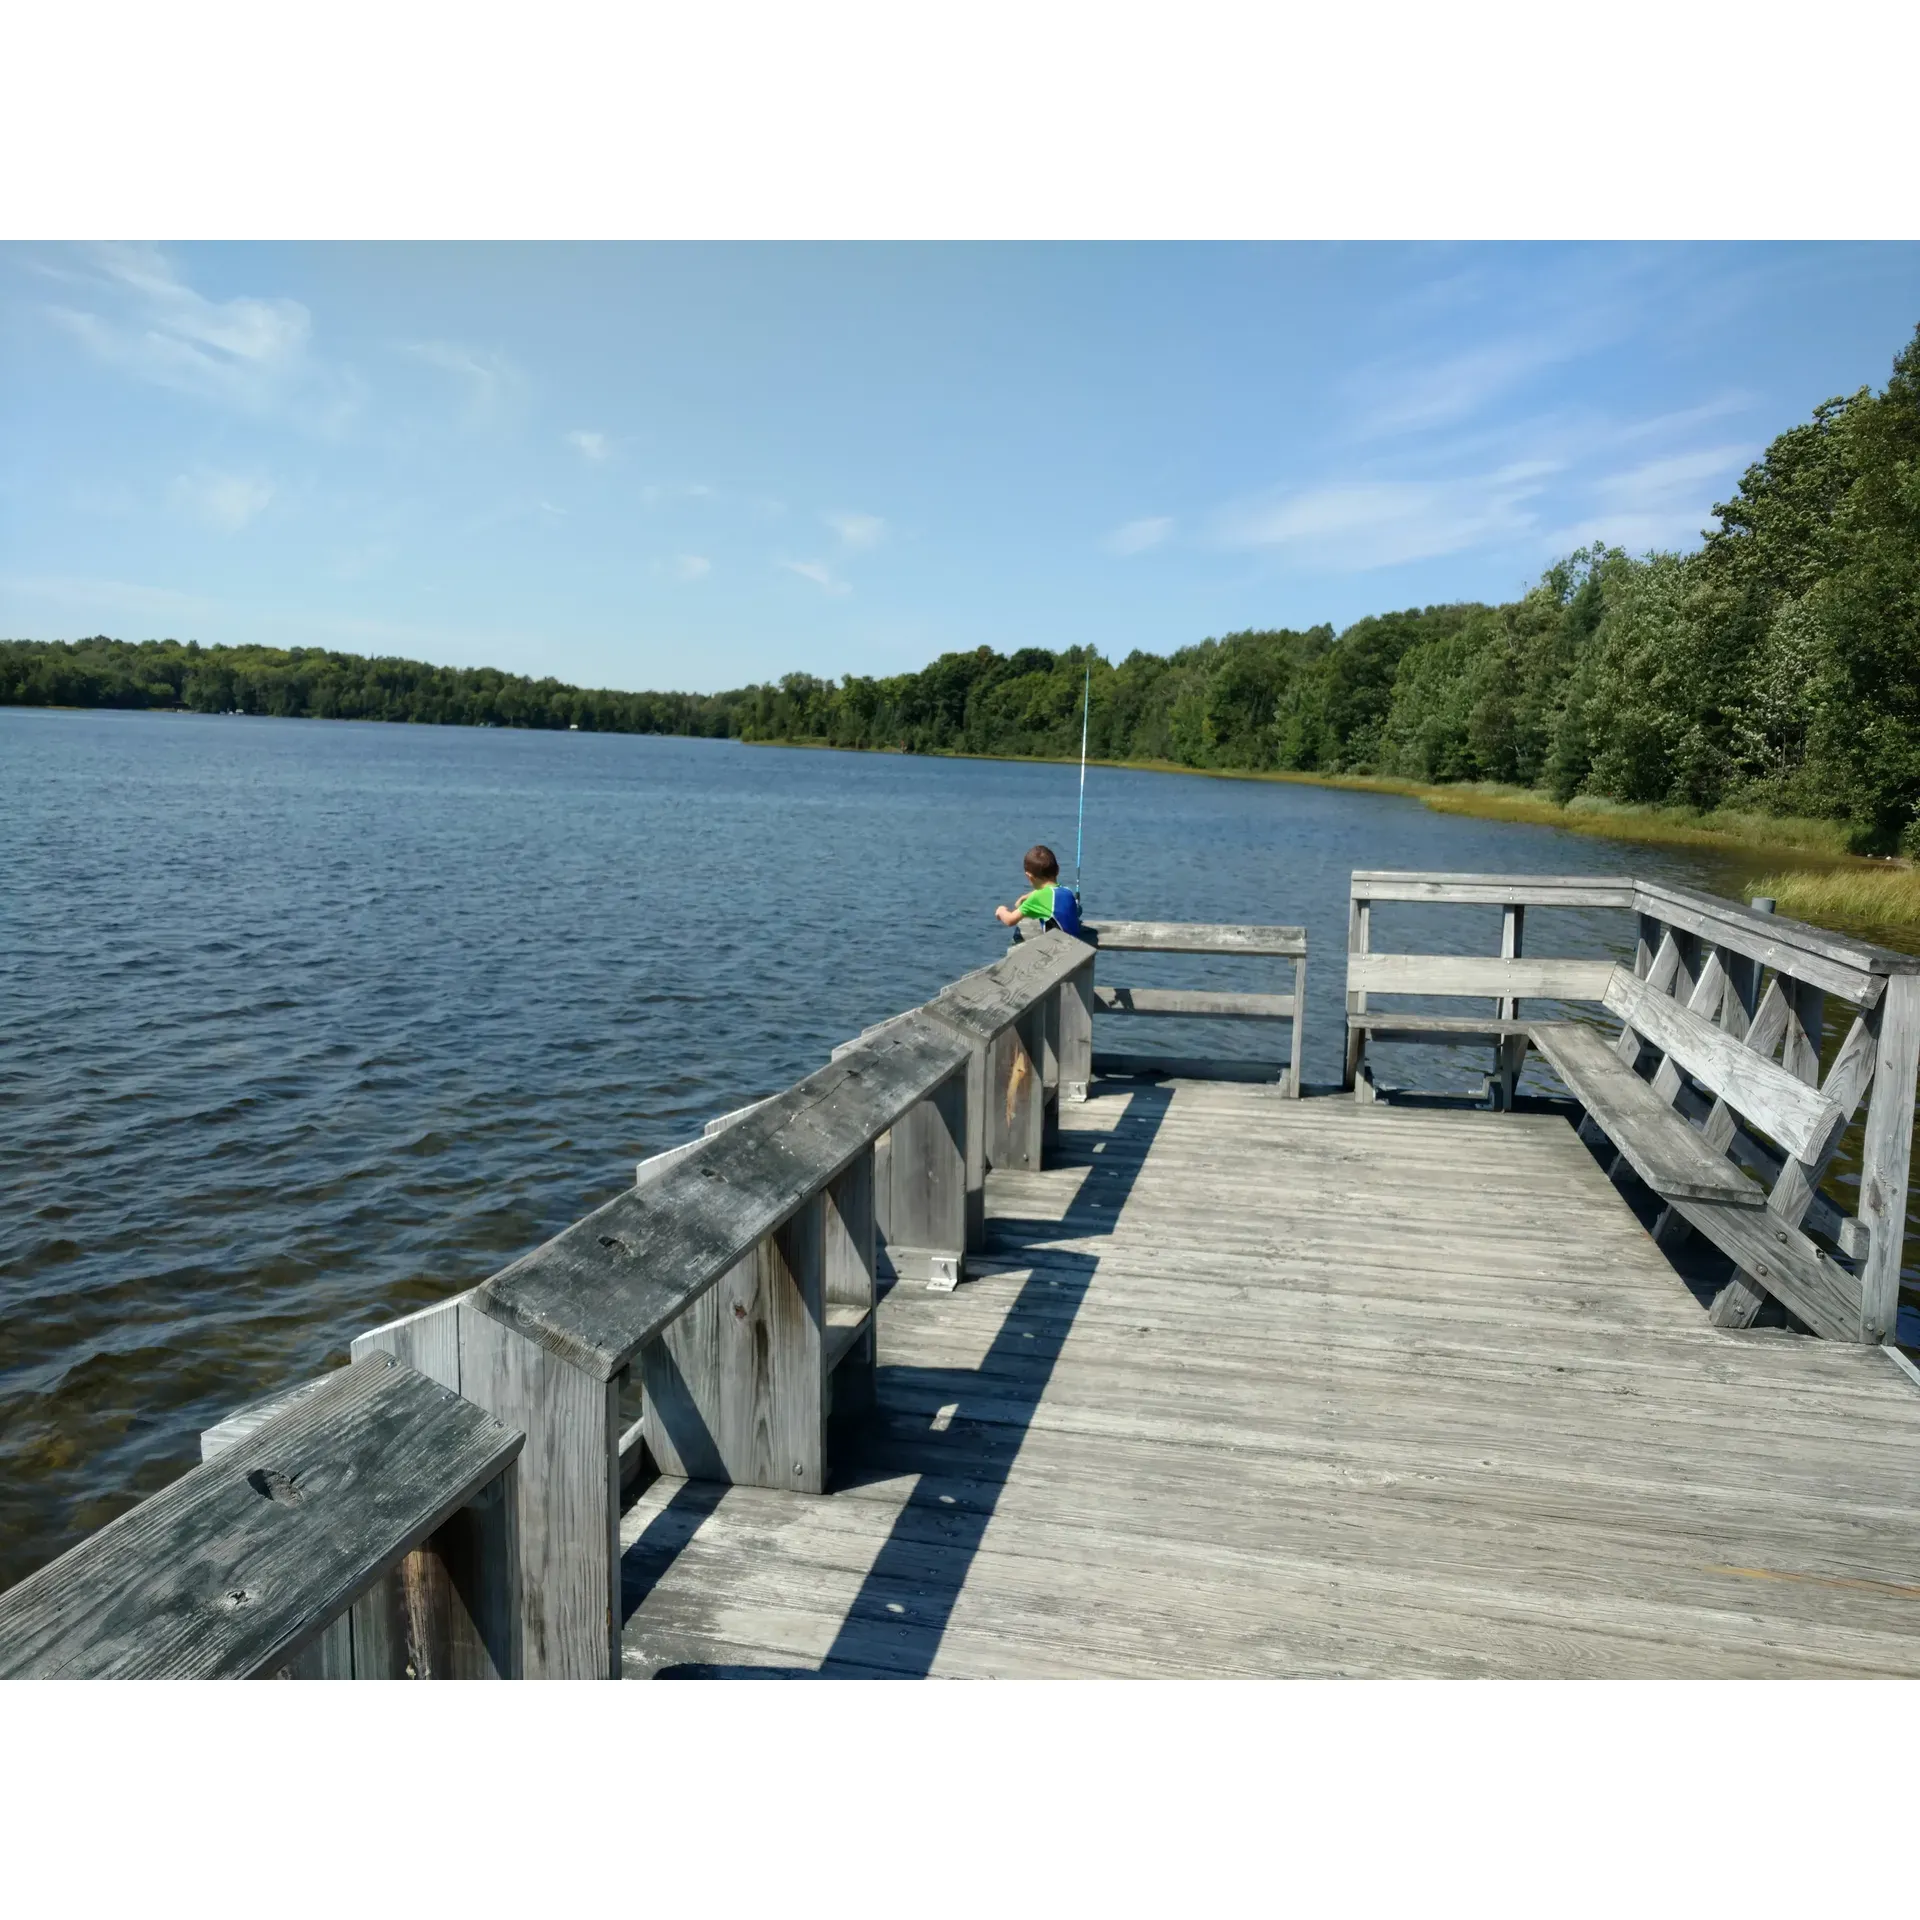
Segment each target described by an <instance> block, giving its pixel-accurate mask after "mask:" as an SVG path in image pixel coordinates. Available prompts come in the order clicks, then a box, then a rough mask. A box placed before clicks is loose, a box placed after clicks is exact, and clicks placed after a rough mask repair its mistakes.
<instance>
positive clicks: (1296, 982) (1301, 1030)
mask: <svg viewBox="0 0 1920 1920" xmlns="http://www.w3.org/2000/svg"><path fill="white" fill-rule="evenodd" d="M1291 1027H1292V1031H1291V1033H1290V1034H1289V1036H1288V1051H1287V1098H1288V1099H1289V1100H1298V1099H1299V1098H1300V1057H1301V1053H1302V1051H1303V1036H1304V1035H1305V1033H1306V1030H1307V956H1306V955H1305V954H1304V953H1303V954H1301V955H1300V956H1299V957H1298V958H1297V959H1296V960H1295V961H1294V963H1293V1020H1292V1022H1291Z"/></svg>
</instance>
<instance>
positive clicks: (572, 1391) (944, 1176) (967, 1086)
mask: <svg viewBox="0 0 1920 1920" xmlns="http://www.w3.org/2000/svg"><path fill="white" fill-rule="evenodd" d="M1352 901H1353V905H1352V914H1351V917H1350V923H1349V930H1348V941H1347V952H1346V954H1345V955H1344V956H1343V959H1344V964H1345V968H1346V976H1345V984H1346V1004H1347V1029H1348V1035H1347V1045H1346V1049H1345V1056H1344V1058H1345V1063H1346V1080H1347V1084H1346V1085H1345V1086H1343V1087H1339V1088H1334V1087H1328V1088H1324V1089H1318V1090H1316V1089H1314V1088H1310V1087H1304V1086H1303V1085H1302V1083H1301V1060H1302V1054H1301V1033H1302V1028H1303V1025H1304V1021H1305V1007H1306V1000H1305V968H1306V964H1307V952H1306V946H1307V942H1306V937H1305V935H1304V933H1303V932H1302V931H1301V930H1299V929H1296V928H1284V927H1199V926H1187V927H1182V926H1176V925H1163V924H1148V923H1126V924H1120V923H1107V924H1105V925H1102V926H1099V927H1096V928H1093V929H1090V932H1091V933H1092V934H1093V935H1094V936H1095V940H1096V942H1097V944H1088V943H1083V942H1081V941H1076V940H1072V939H1069V938H1068V937H1067V936H1066V935H1064V934H1060V933H1047V934H1043V935H1041V936H1040V937H1039V938H1037V939H1032V940H1028V941H1025V942H1023V943H1022V944H1020V945H1018V946H1016V947H1015V948H1014V949H1012V950H1011V951H1010V952H1009V953H1008V954H1007V956H1006V957H1005V958H1004V959H1002V960H1000V961H998V962H996V963H995V964H994V965H992V966H990V967H986V968H982V969H980V970H979V971H977V972H975V973H972V974H968V975H966V976H965V977H964V978H962V979H961V980H959V981H957V982H955V983H954V984H953V985H952V986H951V987H949V988H947V989H946V990H945V991H944V992H942V993H941V994H939V995H936V996H935V998H934V999H933V1000H931V1001H929V1002H928V1003H927V1004H926V1005H925V1006H922V1007H919V1008H916V1009H913V1010H912V1011H910V1012H907V1013H903V1014H901V1015H900V1016H898V1017H897V1018H895V1019H893V1020H890V1021H887V1022H886V1023H884V1024H883V1025H881V1026H879V1027H876V1028H874V1029H871V1030H870V1031H869V1032H867V1033H865V1034H863V1035H861V1036H859V1037H858V1038H857V1039H855V1040H852V1041H849V1043H848V1044H847V1045H846V1046H844V1047H842V1048H840V1049H838V1050H837V1051H836V1053H835V1055H834V1058H833V1059H832V1060H831V1061H829V1062H828V1063H827V1064H826V1065H824V1066H823V1067H821V1068H820V1069H819V1070H818V1071H817V1072H815V1073H813V1074H811V1075H809V1076H808V1077H807V1078H806V1079H804V1080H802V1081H801V1082H799V1083H798V1084H797V1085H796V1086H793V1087H791V1088H788V1089H787V1090H785V1091H784V1092H782V1093H778V1094H776V1095H774V1096H772V1097H771V1098H769V1099H767V1100H764V1101H761V1102H759V1103H757V1104H755V1105H754V1106H751V1107H748V1108H745V1109H743V1110H741V1111H740V1112H738V1113H734V1114H728V1115H723V1116H720V1117H718V1118H717V1119H716V1120H715V1121H714V1122H713V1123H712V1124H711V1125H710V1126H709V1128H708V1129H707V1131H706V1133H705V1134H704V1135H703V1136H702V1137H701V1138H699V1139H698V1140H694V1141H690V1142H688V1143H687V1144H686V1145H684V1146H681V1147H677V1148H674V1149H672V1150H670V1151H668V1152H666V1153H663V1154H660V1155H657V1156H655V1157H654V1158H652V1159H649V1160H647V1161H643V1162H642V1163H641V1164H640V1166H639V1168H638V1169H637V1171H636V1178H635V1180H634V1183H633V1185H632V1186H631V1188H628V1189H626V1190H624V1191H622V1192H621V1193H619V1194H618V1195H617V1196H616V1197H614V1198H613V1199H611V1200H609V1201H608V1203H607V1204H606V1205H605V1206H603V1207H601V1208H599V1209H598V1210H597V1211H596V1212H594V1213H593V1214H591V1215H589V1216H588V1217H587V1218H586V1219H584V1220H582V1221H580V1222H578V1223H576V1224H575V1225H574V1226H572V1227H570V1228H568V1229H567V1230H566V1231H565V1232H564V1233H562V1234H560V1235H558V1236H557V1237H556V1238H555V1239H553V1240H551V1241H549V1242H548V1243H546V1245H544V1246H542V1247H539V1248H537V1249H535V1250H534V1251H533V1252H531V1253H529V1254H528V1255H526V1256H525V1257H524V1258H522V1259H520V1260H518V1261H516V1262H514V1263H513V1264H512V1265H511V1266H509V1267H507V1268H505V1269H504V1270H502V1271H501V1272H500V1273H497V1274H495V1275H494V1276H493V1277H492V1278H491V1279H489V1280H487V1281H485V1282H483V1283H482V1284H481V1285H479V1286H477V1287H475V1288H473V1289H472V1290H471V1291H469V1292H467V1293H464V1294H460V1295H458V1296H455V1297H454V1298H452V1299H450V1300H447V1301H444V1302H442V1303H440V1304H439V1305H438V1306H435V1307H432V1308H429V1309H427V1310H426V1311H424V1312H423V1313H420V1314H416V1315H413V1316H411V1317H410V1318H408V1319H406V1320H402V1321H399V1322H396V1323H394V1324H392V1325H390V1326H387V1327H382V1328H376V1329H373V1330H370V1331H369V1332H367V1333H365V1334H363V1335H361V1336H360V1337H359V1338H358V1339H356V1340H355V1341H354V1342H353V1363H352V1364H351V1365H350V1366H348V1367H346V1368H344V1369H342V1370H340V1371H337V1372H335V1373H332V1374H329V1375H327V1376H325V1377H324V1378H323V1379H322V1380H320V1381H318V1382H307V1383H304V1384H303V1385H301V1386H299V1387H297V1388H294V1389H292V1390H291V1391H290V1392H288V1393H285V1394H282V1395H279V1396H276V1397H275V1398H273V1399H271V1400H269V1401H266V1402H262V1403H259V1404H257V1405H255V1406H253V1407H250V1408H247V1409H243V1410H242V1411H241V1412H240V1413H238V1414H236V1415H235V1416H234V1417H233V1418H231V1419H230V1420H228V1421H226V1422H223V1423H222V1425H221V1426H220V1427H218V1428H216V1429H214V1430H212V1431H211V1432H210V1433H209V1434H208V1435H206V1436H205V1439H204V1442H203V1451H204V1453H205V1456H206V1458H205V1461H204V1464H203V1465H202V1466H201V1467H199V1468H197V1469H196V1470H195V1471H193V1472H191V1473H189V1474H187V1475H186V1476H184V1477H183V1478H182V1479H181V1480H180V1481H178V1482H176V1483H175V1484H174V1485H173V1486H171V1487H169V1488H167V1489H165V1490H164V1491H163V1492H161V1493H159V1494H157V1495H155V1496H154V1497H153V1498H152V1499H150V1500H148V1501H146V1502H144V1503H143V1504H142V1505H141V1506H139V1507H136V1508H135V1509H134V1510H133V1511H132V1512H130V1513H128V1514H126V1515H124V1516H123V1517H122V1518H121V1519H119V1520H117V1521H115V1522H114V1523H112V1524H111V1525H110V1526H108V1527H106V1528H104V1529H102V1531H101V1532H100V1533H98V1534H96V1535H94V1536H93V1537H92V1538H90V1539H89V1540H86V1541H84V1542H82V1543H81V1544H80V1545H79V1546H78V1547H76V1548H75V1549H73V1550H72V1552H70V1553H68V1554H66V1555H64V1556H63V1557H62V1558H61V1559H60V1560H57V1561H55V1562H54V1563H53V1564H52V1565H51V1566H48V1567H46V1568H43V1569H42V1570H41V1571H40V1572H38V1573H36V1574H34V1575H32V1576H30V1577H29V1578H28V1579H27V1580H26V1581H24V1582H22V1583H21V1584H20V1585H19V1586H18V1587H16V1588H14V1589H13V1590H12V1591H11V1592H10V1593H8V1594H5V1595H0V1673H4V1674H15V1675H23V1674H73V1675H86V1674H103V1675H104V1674H204V1675H216V1674H286V1675H290V1676H293V1677H348V1676H352V1677H369V1678H376V1677H401V1676H413V1677H509V1678H518V1677H555V1678H558V1677H577V1678H608V1677H617V1676H621V1675H624V1676H626V1677H630V1678H645V1677H660V1678H677V1677H687V1678H694V1677H726V1676H741V1677H752V1676H792V1677H812V1676H834V1675H846V1676H873V1677H902V1676H915V1677H917V1676H928V1675H953V1676H960V1675H1028V1676H1043V1675H1059V1676H1070V1675H1089V1676H1092V1675H1099V1676H1113V1677H1124V1676H1153V1675H1182V1674H1186V1675H1271V1676H1282V1675H1334V1674H1351V1675H1467V1674H1475V1675H1516V1676H1517V1675H1529V1676H1538V1677H1552V1676H1574V1675H1611V1676H1636V1675H1640V1676H1669V1677H1681V1676H1707V1675H1785V1674H1825V1675H1844V1674H1862V1675H1867V1674H1872V1675H1885V1674H1914V1673H1920V1502H1916V1500H1915V1497H1914V1493H1915V1488H1916V1487H1917V1486H1920V1376H1916V1375H1915V1374H1914V1372H1913V1369H1912V1366H1911V1364H1910V1363H1909V1362H1908V1361H1907V1360H1906V1359H1905V1358H1904V1356H1902V1355H1901V1354H1900V1353H1899V1351H1898V1349H1897V1348H1895V1347H1894V1346H1892V1345H1891V1344H1890V1342H1891V1338H1892V1335H1893V1333H1894V1331H1895V1328H1896V1323H1897V1313H1898V1306H1899V1283H1900V1269H1901V1258H1902V1237H1903V1231H1904V1222H1905V1214H1906V1195H1907V1180H1908V1165H1909V1159H1910V1153H1911V1138H1912V1125H1913V1106H1914V1093H1915V1079H1916V1072H1917V1071H1920V959H1915V958H1913V957H1911V956H1906V955H1901V954H1895V953H1888V952H1886V951H1884V950H1882V949H1878V948H1874V947H1871V946H1868V945H1865V944H1864V943H1861V942H1858V941H1854V940H1850V939H1846V938H1844V937H1842V936H1838V935H1834V934H1829V933H1825V932H1822V931H1820V930H1817V929H1814V928H1811V927H1804V926H1800V925H1798V924H1796V923H1794V922H1791V921H1786V920H1781V919H1778V918H1775V917H1773V916H1770V915H1767V914H1765V913H1761V912H1758V911H1755V910H1754V909H1751V908H1748V907H1745V906H1742V905H1739V904H1737V903H1734V902H1731V901H1726V900H1721V899H1717V898H1715V897H1713V896H1710V895H1706V894H1700V893H1694V892H1690V891H1687V890H1684V889H1678V888H1672V887H1666V886H1659V885H1655V884H1652V883H1647V882H1640V881H1635V880H1632V879H1621V878H1613V877H1607V878H1587V877H1574V878H1540V877H1537V876H1501V875H1491V876H1490V875H1452V874H1404V873H1356V874H1355V875H1354V876H1353V883H1352ZM1383 903H1392V904H1393V905H1394V906H1395V908H1396V910H1397V909H1399V908H1403V907H1407V906H1418V905H1421V904H1422V903H1425V904H1430V905H1434V906H1447V907H1460V906H1471V907H1476V908H1481V909H1487V910H1490V911H1489V912H1488V914H1487V927H1488V930H1489V931H1488V939H1487V946H1488V948H1489V949H1492V948H1494V946H1495V939H1494V929H1495V919H1494V915H1495V914H1497V934H1498V942H1497V951H1488V952H1485V953H1482V954H1460V953H1432V952H1427V953H1420V952H1388V951H1383V950H1381V943H1380V942H1379V941H1378V940H1377V939H1376V937H1375V934H1376V920H1375V909H1376V908H1377V907H1378V906H1380V905H1381V904H1383ZM1558 908H1574V909H1578V910H1580V911H1581V912H1582V913H1583V914H1586V915H1588V916H1590V915H1591V914H1592V912H1593V911H1594V910H1597V909H1617V910H1618V911H1619V912H1620V913H1621V914H1622V916H1623V919H1622V921H1621V922H1620V925H1621V927H1622V929H1623V934H1622V938H1621V939H1620V940H1619V942H1618V943H1617V947H1618V952H1619V958H1618V959H1616V958H1614V957H1612V956H1610V955H1607V954H1596V953H1592V952H1587V953H1582V954H1577V955H1573V956H1565V955H1562V956H1554V957H1535V956H1534V955H1531V954H1529V953H1528V952H1527V951H1526V949H1527V946H1528V945H1529V942H1530V941H1531V942H1533V943H1535V944H1537V942H1538V937H1539V933H1540V931H1541V929H1542V926H1543V923H1545V922H1547V921H1548V920H1549V919H1550V918H1551V915H1552V912H1553V910H1554V909H1558ZM1583 924H1587V925H1590V924H1591V921H1590V919H1589V920H1587V921H1584V922H1583ZM1134 952H1171V953H1183V952H1185V953H1203V954H1208V955H1213V956H1219V955H1226V954H1233V955H1240V956H1243V957H1244V959H1245V962H1246V965H1247V967H1248V968H1249V969H1250V970H1252V969H1259V970H1262V971H1264V972H1266V973H1267V974H1269V975H1270V974H1272V973H1273V972H1274V971H1275V970H1276V969H1279V970H1282V971H1283V972H1285V971H1287V970H1290V972H1291V979H1290V982H1286V983H1285V984H1286V985H1288V986H1289V988H1290V990H1288V991H1281V992H1275V991H1271V990H1268V989H1262V990H1260V991H1251V990H1249V991H1235V992H1225V991H1221V990H1218V989H1209V990H1201V989H1169V988H1147V987H1136V986H1132V985H1129V984H1128V983H1127V981H1126V978H1125V970H1126V968H1127V966H1128V965H1129V961H1128V959H1127V958H1126V956H1128V955H1129V954H1131V953H1134ZM1096 971H1097V972H1098V974H1099V976H1100V977H1099V979H1098V980H1097V981H1096ZM1109 974H1112V975H1114V976H1115V977H1113V978H1109V977H1108V976H1109ZM1389 1000H1390V1001H1392V1002H1393V1003H1394V1004H1392V1005H1383V1001H1389ZM1409 1000H1414V1001H1418V1002H1423V1003H1425V1004H1417V1005H1408V1004H1407V1002H1408V1001H1409ZM1435 1001H1439V1002H1440V1003H1441V1006H1440V1008H1439V1009H1438V1010H1436V1008H1435V1006H1434V1005H1433V1004H1432V1003H1433V1002H1435ZM1096 1011H1100V1012H1105V1013H1113V1014H1125V1015H1130V1016H1134V1017H1154V1016H1171V1017H1180V1018H1189V1019H1191V1018H1196V1017H1201V1018H1204V1017H1220V1018H1231V1019H1236V1020H1251V1021H1266V1022H1273V1023H1274V1025H1273V1026H1272V1027H1271V1028H1267V1029H1263V1030H1265V1031H1279V1030H1281V1028H1282V1026H1285V1027H1287V1028H1289V1029H1290V1031H1289V1033H1288V1046H1287V1049H1286V1055H1285V1057H1284V1059H1282V1058H1277V1057H1276V1058H1274V1059H1272V1060H1270V1061H1267V1062H1265V1063H1264V1064H1250V1063H1246V1062H1241V1063H1237V1064H1235V1065H1232V1066H1226V1065H1222V1064H1219V1063H1214V1064H1212V1065H1209V1064H1208V1063H1206V1062H1195V1061H1190V1060H1180V1059H1161V1058H1156V1057H1147V1056H1139V1055H1116V1056H1108V1055H1104V1054H1102V1055H1096V1054H1095V1053H1094V1050H1093V1023H1094V1015H1095V1013H1096ZM1410 1041H1411V1042H1414V1043H1416V1044H1418V1045H1420V1046H1423V1047H1425V1046H1432V1045H1435V1044H1442V1045H1449V1046H1459V1047H1463V1048H1466V1049H1469V1050H1470V1051H1471V1053H1472V1054H1473V1055H1474V1056H1476V1057H1482V1058H1484V1059H1485V1061H1486V1062H1487V1071H1486V1074H1485V1087H1484V1091H1483V1093H1482V1094H1481V1096H1480V1097H1479V1100H1478V1102H1477V1103H1474V1102H1470V1101H1468V1100H1467V1099H1465V1098H1459V1097H1456V1098H1452V1099H1446V1098H1442V1097H1439V1096H1435V1095H1431V1094H1422V1093H1421V1092H1420V1090H1418V1089H1410V1088H1405V1087H1395V1086H1393V1085H1390V1084H1389V1083H1388V1081H1387V1079H1386V1078H1385V1077H1384V1069H1383V1067H1382V1064H1381V1063H1382V1062H1383V1060H1384V1061H1389V1062H1390V1061H1391V1059H1392V1058H1393V1057H1394V1056H1393V1051H1392V1050H1393V1049H1394V1048H1395V1047H1397V1046H1399V1045H1402V1044H1405V1043H1407V1042H1410ZM1530 1055H1537V1056H1538V1058H1539V1059H1541V1060H1542V1061H1543V1062H1545V1063H1546V1064H1547V1065H1549V1066H1550V1067H1551V1069H1552V1070H1553V1072H1554V1074H1555V1075H1556V1076H1557V1077H1558V1080H1559V1082H1560V1083H1561V1085H1562V1086H1563V1087H1564V1088H1565V1090H1566V1093H1567V1094H1568V1095H1570V1096H1571V1098H1566V1097H1559V1096H1555V1097H1550V1098H1548V1097H1540V1096H1538V1095H1535V1096H1531V1097H1529V1096H1528V1095H1527V1094H1526V1093H1524V1092H1523V1091H1522V1089H1521V1087H1520V1084H1519V1082H1520V1075H1521V1073H1522V1070H1523V1067H1524V1065H1525V1063H1526V1061H1527V1059H1528V1058H1529V1056H1530ZM1837 1162H1843V1163H1844V1164H1846V1165H1847V1166H1849V1167H1851V1166H1854V1165H1857V1166H1858V1169H1859V1172H1858V1179H1857V1184H1848V1183H1844V1182H1842V1181H1840V1180H1838V1179H1836V1178H1835V1176H1834V1168H1835V1165H1836V1163H1837Z"/></svg>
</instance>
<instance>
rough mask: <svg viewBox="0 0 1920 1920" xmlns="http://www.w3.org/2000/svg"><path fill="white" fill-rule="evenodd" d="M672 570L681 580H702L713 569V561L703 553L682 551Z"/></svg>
mask: <svg viewBox="0 0 1920 1920" xmlns="http://www.w3.org/2000/svg"><path fill="white" fill-rule="evenodd" d="M673 570H674V572H675V573H677V574H678V575H679V576H680V578H681V579H682V580H704V579H705V578H706V577H707V575H708V574H710V573H711V572H712V571H713V562H712V561H711V560H709V559H708V558H707V556H706V555H705V554H704V553H683V554H681V555H680V557H679V558H678V559H677V560H675V561H674V563H673Z"/></svg>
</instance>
